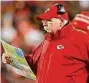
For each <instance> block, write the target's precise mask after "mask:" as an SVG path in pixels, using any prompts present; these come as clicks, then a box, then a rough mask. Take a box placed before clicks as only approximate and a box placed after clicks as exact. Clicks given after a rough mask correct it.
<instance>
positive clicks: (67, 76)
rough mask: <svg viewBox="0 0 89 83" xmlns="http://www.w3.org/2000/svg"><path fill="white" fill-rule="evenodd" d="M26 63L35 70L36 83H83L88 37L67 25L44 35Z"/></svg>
mask: <svg viewBox="0 0 89 83" xmlns="http://www.w3.org/2000/svg"><path fill="white" fill-rule="evenodd" d="M27 61H28V63H29V64H30V65H32V64H33V65H35V66H37V83H87V79H88V73H89V72H88V67H89V36H88V35H87V34H85V33H82V32H80V31H77V30H74V29H73V27H72V25H71V24H68V25H67V26H66V27H64V28H63V29H62V30H61V31H58V32H57V33H56V34H55V36H54V35H47V37H46V40H45V41H44V42H43V43H42V44H41V45H40V46H39V47H38V48H37V49H36V50H35V52H34V54H33V57H32V59H30V57H29V56H28V57H27ZM33 67H34V66H33Z"/></svg>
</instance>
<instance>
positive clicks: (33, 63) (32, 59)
mask: <svg viewBox="0 0 89 83" xmlns="http://www.w3.org/2000/svg"><path fill="white" fill-rule="evenodd" d="M41 49H42V44H40V45H39V46H38V47H37V48H36V49H35V50H34V52H33V53H31V54H30V55H28V56H25V58H26V60H27V62H28V64H29V66H30V67H31V68H32V70H33V72H34V73H35V74H36V72H37V64H38V61H39V58H40V54H41Z"/></svg>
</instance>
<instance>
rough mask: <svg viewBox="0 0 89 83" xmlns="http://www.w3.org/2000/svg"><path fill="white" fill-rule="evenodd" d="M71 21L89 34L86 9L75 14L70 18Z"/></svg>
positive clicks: (88, 14)
mask: <svg viewBox="0 0 89 83" xmlns="http://www.w3.org/2000/svg"><path fill="white" fill-rule="evenodd" d="M72 23H73V25H74V26H75V27H76V29H78V30H80V31H84V32H87V33H88V34H89V12H88V11H82V12H81V13H80V14H77V15H76V16H75V17H74V19H73V20H72Z"/></svg>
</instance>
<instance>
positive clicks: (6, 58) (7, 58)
mask: <svg viewBox="0 0 89 83" xmlns="http://www.w3.org/2000/svg"><path fill="white" fill-rule="evenodd" d="M2 62H3V63H5V64H10V63H11V62H13V60H12V59H11V57H10V56H9V55H7V54H6V53H3V55H2Z"/></svg>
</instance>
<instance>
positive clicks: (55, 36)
mask: <svg viewBox="0 0 89 83" xmlns="http://www.w3.org/2000/svg"><path fill="white" fill-rule="evenodd" d="M73 30H74V29H73V25H72V23H69V24H68V25H66V26H64V27H63V28H62V29H61V30H58V31H57V32H56V34H52V33H47V34H46V36H45V38H46V40H48V41H51V40H54V39H60V38H62V37H68V36H69V35H70V33H71V32H72V31H73Z"/></svg>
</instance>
